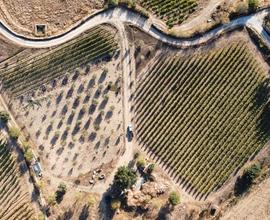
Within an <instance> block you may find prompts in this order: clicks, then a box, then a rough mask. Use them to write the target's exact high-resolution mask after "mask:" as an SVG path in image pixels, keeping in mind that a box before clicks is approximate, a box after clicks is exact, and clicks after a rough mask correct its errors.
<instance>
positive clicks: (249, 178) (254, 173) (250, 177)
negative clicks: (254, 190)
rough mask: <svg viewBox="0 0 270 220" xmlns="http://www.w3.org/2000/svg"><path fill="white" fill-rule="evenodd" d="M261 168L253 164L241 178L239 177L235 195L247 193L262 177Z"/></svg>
mask: <svg viewBox="0 0 270 220" xmlns="http://www.w3.org/2000/svg"><path fill="white" fill-rule="evenodd" d="M260 172H261V166H260V165H259V164H252V165H250V166H249V167H248V168H246V169H245V170H244V172H243V174H242V176H241V177H238V179H237V180H236V183H235V194H236V195H237V196H239V195H241V194H243V193H244V192H246V191H247V190H248V189H249V188H250V186H251V185H252V184H253V183H254V181H255V179H256V178H257V177H258V176H259V175H260Z"/></svg>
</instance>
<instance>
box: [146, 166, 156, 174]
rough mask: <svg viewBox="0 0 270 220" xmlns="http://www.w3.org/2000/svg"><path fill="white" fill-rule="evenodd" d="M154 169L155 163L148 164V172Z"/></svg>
mask: <svg viewBox="0 0 270 220" xmlns="http://www.w3.org/2000/svg"><path fill="white" fill-rule="evenodd" d="M154 169H155V164H154V163H151V164H150V165H149V166H148V169H147V172H148V174H151V173H153V171H154Z"/></svg>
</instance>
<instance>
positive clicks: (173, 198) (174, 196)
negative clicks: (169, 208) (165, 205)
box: [169, 192, 180, 206]
mask: <svg viewBox="0 0 270 220" xmlns="http://www.w3.org/2000/svg"><path fill="white" fill-rule="evenodd" d="M169 202H170V204H171V205H173V206H176V205H178V204H179V203H180V195H179V193H177V192H171V193H170V196H169Z"/></svg>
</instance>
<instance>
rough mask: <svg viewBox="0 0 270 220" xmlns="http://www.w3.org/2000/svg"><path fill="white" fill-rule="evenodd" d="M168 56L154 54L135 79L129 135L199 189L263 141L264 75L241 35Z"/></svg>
mask: <svg viewBox="0 0 270 220" xmlns="http://www.w3.org/2000/svg"><path fill="white" fill-rule="evenodd" d="M176 55H177V54H172V56H169V57H168V56H165V54H163V55H161V56H160V58H158V59H157V60H156V62H155V65H153V66H152V67H150V68H149V71H148V72H147V73H145V75H144V77H145V78H144V80H143V82H139V83H138V84H137V91H136V94H137V98H136V100H135V104H134V106H135V108H134V111H135V114H136V118H137V119H136V122H135V123H136V124H135V127H137V128H139V129H136V136H137V137H138V139H139V140H140V144H141V146H148V147H149V150H151V153H153V156H154V157H155V158H157V159H158V160H159V161H161V162H162V163H163V164H164V165H165V166H166V167H168V168H169V169H170V173H171V175H172V176H175V177H177V178H181V179H182V180H183V181H184V182H187V183H189V184H190V185H191V186H192V191H193V192H194V193H196V194H199V195H207V194H209V193H211V192H212V191H213V190H215V189H217V188H218V187H220V186H222V184H224V182H225V181H226V180H227V179H228V177H229V176H230V175H232V174H233V173H234V172H235V170H236V169H237V168H238V167H239V166H242V165H243V164H244V162H245V161H246V160H247V159H248V158H249V157H250V156H251V155H252V154H254V153H256V152H258V151H259V150H260V149H261V148H262V147H263V146H265V144H266V143H267V142H268V141H269V140H270V123H269V121H270V119H269V118H270V108H269V105H268V100H269V95H268V93H269V92H264V91H265V90H266V91H267V90H269V86H265V84H266V82H267V81H268V79H267V78H266V77H265V74H266V73H265V72H264V70H262V69H261V68H260V63H259V62H258V61H257V59H254V54H253V52H252V51H251V50H250V49H249V47H248V45H247V44H246V43H245V42H243V41H241V40H237V41H235V42H232V43H230V44H227V45H226V46H223V47H220V48H216V49H211V50H210V51H207V52H201V53H199V54H197V55H196V56H195V57H191V56H180V57H176ZM161 82H166V83H165V84H162V83H161ZM262 88H263V89H262ZM169 93H170V95H167V94H169ZM164 97H166V98H164Z"/></svg>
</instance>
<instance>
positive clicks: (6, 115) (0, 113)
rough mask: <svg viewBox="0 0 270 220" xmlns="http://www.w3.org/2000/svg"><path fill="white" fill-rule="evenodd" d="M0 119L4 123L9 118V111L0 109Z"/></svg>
mask: <svg viewBox="0 0 270 220" xmlns="http://www.w3.org/2000/svg"><path fill="white" fill-rule="evenodd" d="M0 120H1V121H2V122H3V123H4V124H6V123H7V122H8V121H9V120H10V116H9V113H8V112H6V111H0Z"/></svg>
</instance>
